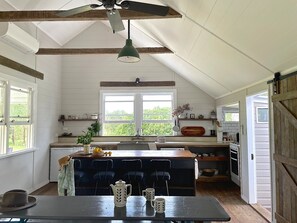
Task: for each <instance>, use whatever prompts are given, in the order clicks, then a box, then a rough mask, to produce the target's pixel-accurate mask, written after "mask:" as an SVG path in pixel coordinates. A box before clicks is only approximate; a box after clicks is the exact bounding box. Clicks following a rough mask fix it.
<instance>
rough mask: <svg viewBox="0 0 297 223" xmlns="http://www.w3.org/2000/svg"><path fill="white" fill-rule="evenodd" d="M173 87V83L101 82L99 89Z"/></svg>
mask: <svg viewBox="0 0 297 223" xmlns="http://www.w3.org/2000/svg"><path fill="white" fill-rule="evenodd" d="M168 86H175V81H140V80H139V82H136V81H134V82H125V81H101V82H100V87H168Z"/></svg>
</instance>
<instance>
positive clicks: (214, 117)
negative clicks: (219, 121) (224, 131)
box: [210, 110, 217, 119]
mask: <svg viewBox="0 0 297 223" xmlns="http://www.w3.org/2000/svg"><path fill="white" fill-rule="evenodd" d="M210 118H211V119H216V118H217V114H216V112H215V110H212V111H211V112H210Z"/></svg>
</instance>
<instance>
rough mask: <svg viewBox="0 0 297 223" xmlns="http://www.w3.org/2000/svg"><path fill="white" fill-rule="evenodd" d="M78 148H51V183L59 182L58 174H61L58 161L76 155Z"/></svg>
mask: <svg viewBox="0 0 297 223" xmlns="http://www.w3.org/2000/svg"><path fill="white" fill-rule="evenodd" d="M76 149H77V148H72V147H65V148H51V151H50V174H49V175H50V177H49V178H50V179H49V180H50V182H57V181H58V173H59V168H60V166H59V163H58V160H59V159H60V158H61V157H63V156H67V155H69V154H71V153H74V152H75V151H76Z"/></svg>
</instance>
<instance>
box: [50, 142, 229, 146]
mask: <svg viewBox="0 0 297 223" xmlns="http://www.w3.org/2000/svg"><path fill="white" fill-rule="evenodd" d="M119 143H120V142H92V143H91V146H99V147H100V146H103V147H104V146H115V147H116V146H117V144H119ZM148 143H154V144H156V146H157V148H162V147H189V146H194V147H205V146H211V147H221V146H229V144H230V142H205V141H203V142H198V141H197V142H188V141H184V142H183V141H180V142H164V143H160V142H152V141H150V142H148ZM50 147H51V148H61V147H71V148H73V147H82V145H81V144H76V143H74V142H55V143H51V144H50Z"/></svg>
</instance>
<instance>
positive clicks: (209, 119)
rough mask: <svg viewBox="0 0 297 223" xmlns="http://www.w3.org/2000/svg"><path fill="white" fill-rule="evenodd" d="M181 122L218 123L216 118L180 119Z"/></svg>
mask: <svg viewBox="0 0 297 223" xmlns="http://www.w3.org/2000/svg"><path fill="white" fill-rule="evenodd" d="M178 120H179V121H216V120H217V119H214V118H200V119H199V118H179V119H178Z"/></svg>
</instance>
